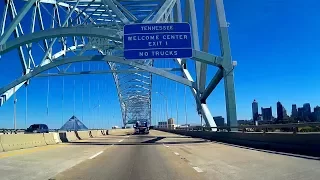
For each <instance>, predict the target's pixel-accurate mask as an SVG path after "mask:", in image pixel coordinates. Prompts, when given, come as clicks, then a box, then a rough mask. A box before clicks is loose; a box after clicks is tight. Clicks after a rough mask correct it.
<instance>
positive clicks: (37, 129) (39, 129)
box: [26, 124, 49, 133]
mask: <svg viewBox="0 0 320 180" xmlns="http://www.w3.org/2000/svg"><path fill="white" fill-rule="evenodd" d="M48 132H49V128H48V126H47V125H45V124H32V125H31V126H30V127H29V128H28V129H27V130H26V133H48Z"/></svg>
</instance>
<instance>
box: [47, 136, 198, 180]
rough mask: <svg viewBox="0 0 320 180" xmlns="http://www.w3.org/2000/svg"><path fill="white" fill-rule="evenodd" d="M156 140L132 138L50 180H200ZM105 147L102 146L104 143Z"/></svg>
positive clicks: (196, 174)
mask: <svg viewBox="0 0 320 180" xmlns="http://www.w3.org/2000/svg"><path fill="white" fill-rule="evenodd" d="M159 140H160V139H159V138H158V137H157V136H152V133H151V134H150V135H131V136H130V137H129V138H126V139H124V140H123V141H121V142H118V143H117V144H115V145H114V146H112V147H111V148H108V149H107V150H105V151H104V152H103V153H101V154H99V155H97V156H96V157H95V158H93V159H91V160H88V161H85V162H83V163H80V164H78V165H77V166H74V167H72V168H71V169H69V170H67V171H64V172H62V173H60V174H58V175H57V176H56V177H53V178H51V179H54V180H67V179H83V180H87V179H92V180H94V179H97V180H98V179H108V180H109V179H110V180H127V179H128V180H129V179H130V180H168V179H172V180H173V179H174V180H179V179H181V180H200V179H204V177H203V176H202V173H201V172H197V171H196V170H195V169H194V168H193V167H192V166H190V164H188V163H187V162H186V161H184V160H183V159H181V158H180V157H179V156H178V155H176V154H174V153H173V152H171V151H170V150H168V149H167V148H166V147H165V146H164V145H163V144H162V143H158V142H157V141H159ZM101 144H103V143H101Z"/></svg>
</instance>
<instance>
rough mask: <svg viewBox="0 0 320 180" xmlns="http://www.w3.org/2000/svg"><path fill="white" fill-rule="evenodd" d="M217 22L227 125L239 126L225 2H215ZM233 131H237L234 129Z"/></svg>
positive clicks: (221, 0) (219, 0) (220, 0)
mask: <svg viewBox="0 0 320 180" xmlns="http://www.w3.org/2000/svg"><path fill="white" fill-rule="evenodd" d="M215 5H216V13H217V17H218V18H217V20H218V25H219V36H220V49H221V55H222V57H223V62H222V67H223V77H224V89H225V99H226V111H227V125H228V126H237V125H238V121H237V111H236V100H235V91H234V77H233V64H232V57H231V50H230V42H229V35H228V25H227V21H226V16H225V11H224V5H223V0H215ZM231 130H237V129H236V128H233V129H231Z"/></svg>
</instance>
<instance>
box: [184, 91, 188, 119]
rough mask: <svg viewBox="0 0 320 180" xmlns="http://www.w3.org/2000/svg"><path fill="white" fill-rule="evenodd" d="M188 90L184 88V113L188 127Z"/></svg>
mask: <svg viewBox="0 0 320 180" xmlns="http://www.w3.org/2000/svg"><path fill="white" fill-rule="evenodd" d="M186 93H187V88H186V86H184V113H185V118H186V125H187V124H188V114H187V99H186Z"/></svg>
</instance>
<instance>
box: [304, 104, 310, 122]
mask: <svg viewBox="0 0 320 180" xmlns="http://www.w3.org/2000/svg"><path fill="white" fill-rule="evenodd" d="M310 116H311V106H310V104H309V103H304V104H303V119H305V120H309V119H310Z"/></svg>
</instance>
